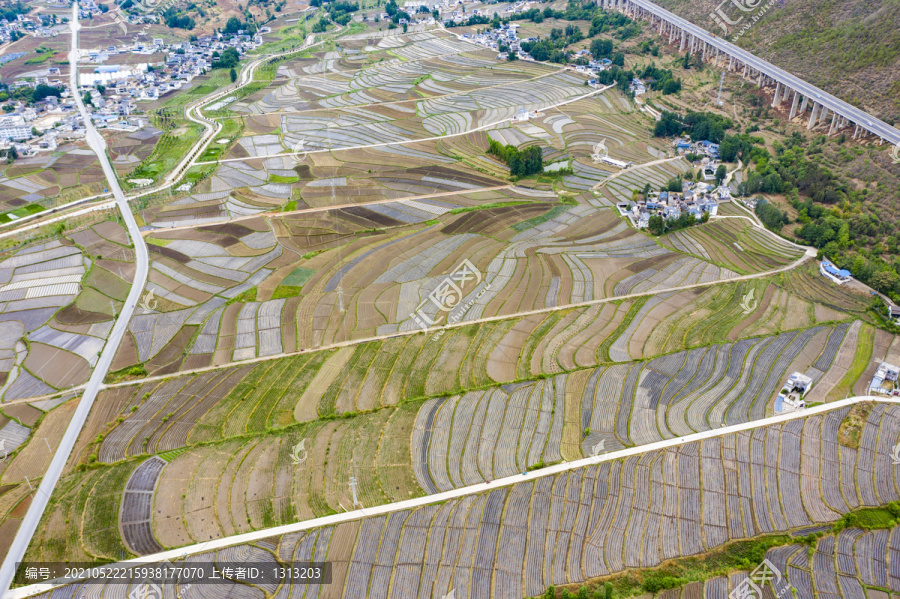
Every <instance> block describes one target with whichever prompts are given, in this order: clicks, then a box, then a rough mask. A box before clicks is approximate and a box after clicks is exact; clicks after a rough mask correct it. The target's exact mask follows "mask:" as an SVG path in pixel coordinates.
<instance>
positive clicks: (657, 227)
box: [647, 210, 709, 235]
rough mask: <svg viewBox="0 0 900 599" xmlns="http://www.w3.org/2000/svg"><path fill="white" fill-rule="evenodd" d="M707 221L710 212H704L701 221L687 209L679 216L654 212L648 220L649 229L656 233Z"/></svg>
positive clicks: (659, 233) (668, 231)
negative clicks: (668, 215) (667, 215)
mask: <svg viewBox="0 0 900 599" xmlns="http://www.w3.org/2000/svg"><path fill="white" fill-rule="evenodd" d="M707 221H709V212H704V213H703V218H701V219H700V220H699V221H698V220H697V218H696V217H695V216H694V215H693V214H691V213H690V212H688V211H687V210H685V211H683V212H682V213H681V214H680V215H679V216H678V218H664V217H663V216H662V215H661V214H654V215H653V216H651V217H650V219H649V220H648V222H647V230H649V231H650V232H651V233H653V234H654V235H662V234H663V233H671V232H672V231H677V230H679V229H686V228H687V227H691V226H693V225H696V224H697V223H705V222H707Z"/></svg>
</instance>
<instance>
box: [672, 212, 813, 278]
mask: <svg viewBox="0 0 900 599" xmlns="http://www.w3.org/2000/svg"><path fill="white" fill-rule="evenodd" d="M660 241H661V243H662V244H663V245H667V246H670V247H672V248H674V249H677V250H679V251H682V252H686V253H690V254H694V255H696V256H698V257H701V258H704V259H708V260H711V261H712V262H715V263H716V264H720V265H722V266H724V267H725V268H729V269H732V270H734V271H736V272H739V273H741V274H748V273H750V272H758V271H760V270H772V269H774V268H779V267H782V266H785V265H787V264H790V263H791V262H794V261H795V260H797V258H799V257H800V256H802V255H803V250H802V249H800V248H798V247H796V246H794V245H791V244H789V243H788V242H786V241H783V240H782V239H781V238H779V237H777V236H775V235H771V234H769V233H768V232H766V231H764V230H761V229H759V228H758V227H754V226H752V225H751V224H750V223H748V222H747V221H746V220H744V219H717V220H714V221H712V222H709V223H705V224H703V225H698V226H694V227H689V228H687V229H683V230H681V231H677V232H675V233H671V234H669V235H666V236H664V237H663V238H662V239H661V240H660Z"/></svg>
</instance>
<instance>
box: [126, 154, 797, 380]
mask: <svg viewBox="0 0 900 599" xmlns="http://www.w3.org/2000/svg"><path fill="white" fill-rule="evenodd" d="M430 172H431V173H432V175H428V176H426V178H428V177H431V178H432V179H436V178H437V177H435V176H434V175H436V174H438V170H437V168H436V167H433V168H432V170H431V171H430ZM446 176H450V175H446ZM546 199H548V200H549V199H550V198H549V197H547V198H546ZM541 200H544V197H542V196H537V195H536V194H534V193H533V192H528V190H526V189H524V188H520V187H511V188H505V189H498V190H496V191H494V192H490V193H489V194H486V193H485V192H470V193H462V194H459V195H453V194H451V195H447V196H441V197H440V198H422V199H416V200H400V201H397V202H386V203H380V204H376V205H371V204H370V205H367V206H360V207H348V208H341V209H339V210H333V211H322V212H313V213H306V214H304V213H298V214H296V215H291V214H285V215H284V216H280V217H274V216H272V217H267V218H248V219H243V220H240V221H239V222H234V223H228V224H211V225H203V226H198V227H191V228H186V229H179V230H177V231H158V232H154V233H153V234H152V235H150V236H148V240H149V242H150V250H151V255H152V256H153V261H152V265H151V266H152V269H151V274H150V279H149V283H148V291H151V292H152V293H153V294H154V297H155V298H157V299H158V301H159V306H158V307H157V309H158V310H160V312H154V313H150V314H137V315H135V317H134V318H133V319H132V321H131V323H130V324H129V330H130V331H131V333H132V335H133V341H132V340H129V343H126V345H125V346H124V347H123V349H122V350H121V351H120V355H121V356H122V358H121V360H120V361H118V362H117V364H116V367H117V368H123V367H125V366H129V365H131V364H137V363H144V362H147V361H148V360H151V361H152V363H151V364H150V365H151V366H152V367H153V369H158V368H165V369H166V371H169V372H171V371H173V370H177V369H181V368H187V367H188V366H186V365H187V364H188V363H190V365H192V366H193V367H197V366H206V365H210V364H225V363H229V362H233V361H240V360H245V359H248V358H254V357H262V356H267V355H275V354H280V353H290V352H293V351H297V350H299V349H308V348H314V347H317V346H321V345H324V344H328V343H332V342H335V341H342V340H347V339H353V338H362V337H372V336H376V335H385V334H392V333H396V332H403V331H411V330H415V329H416V328H419V327H421V326H422V325H421V323H422V322H426V323H428V322H433V323H436V324H441V323H444V322H466V321H470V320H475V319H479V318H484V317H495V316H514V315H515V314H516V313H518V312H522V311H529V310H535V309H541V308H546V307H554V306H565V305H567V304H574V303H579V302H585V301H591V300H596V299H600V298H603V297H609V296H618V295H627V294H635V293H652V292H660V291H665V290H666V289H671V288H674V287H679V286H685V285H692V284H696V283H707V282H712V281H717V280H723V279H728V278H732V277H734V276H735V273H734V272H733V271H730V270H728V269H724V268H721V267H719V266H716V265H715V264H712V263H710V262H706V261H703V260H701V259H700V258H697V257H694V256H690V255H681V254H678V253H675V252H671V251H669V250H667V249H665V248H664V247H662V246H660V245H658V244H656V243H655V242H654V241H653V240H652V239H650V238H648V237H646V236H644V235H642V234H640V233H637V232H635V231H634V230H632V229H630V228H629V227H628V226H627V225H626V224H625V223H624V222H622V220H621V219H619V218H617V217H616V216H615V214H614V213H613V211H612V210H609V209H606V208H595V207H592V206H587V205H582V204H576V205H572V204H558V203H550V202H545V201H541ZM482 202H484V203H483V204H482ZM509 204H516V205H509ZM464 260H468V261H469V263H470V264H472V265H474V267H475V268H476V269H477V271H478V272H477V274H476V275H475V277H474V278H475V279H477V280H475V281H474V283H473V285H471V286H469V287H467V288H465V289H464V290H463V294H462V297H461V298H460V301H459V302H458V305H457V306H456V307H453V306H451V310H450V311H449V312H447V311H446V310H442V308H441V307H440V306H438V305H437V304H436V303H435V302H433V301H429V299H428V298H429V297H430V294H432V292H433V291H434V290H435V289H436V288H437V287H438V286H439V285H440V284H441V282H442V281H443V280H444V279H445V278H446V277H447V276H448V275H449V274H450V273H452V272H453V271H454V269H455V268H457V267H458V265H459V264H461V263H463V261H464ZM298 269H299V270H298ZM294 272H303V273H305V274H304V277H303V283H302V285H292V284H289V283H284V281H285V280H286V279H287V278H288V276H289V275H290V274H291V273H294ZM785 297H787V296H785ZM659 301H660V300H659V299H654V300H653V301H652V303H651V304H650V305H647V306H645V307H644V313H646V312H650V311H651V308H654V307H655V306H656V304H657V303H658V302H659ZM644 313H641V315H640V316H641V317H640V318H637V319H634V317H632V320H633V321H634V323H633V326H632V328H630V329H628V330H626V331H624V332H625V333H627V334H628V336H629V337H632V336H633V335H638V337H639V336H640V335H641V334H643V335H646V333H639V332H638V329H639V328H640V327H641V326H642V325H641V324H640V323H642V322H643V316H644V315H645V314H644ZM655 314H658V312H655ZM809 324H810V323H808V322H803V323H797V324H796V325H795V326H803V325H809ZM788 328H794V327H788ZM771 332H774V331H771ZM623 349H624V350H625V351H626V353H622V350H623ZM636 349H637V351H638V352H639V351H640V347H639V346H636ZM615 351H616V357H615V358H614V359H625V360H627V359H629V356H631V355H634V353H633V352H632V353H628V352H627V347H623V348H619V347H618V346H617V348H616V350H615ZM185 352H186V353H185ZM181 354H183V355H181ZM620 356H621V357H620ZM604 359H605V355H604ZM149 371H150V370H149V369H148V372H149Z"/></svg>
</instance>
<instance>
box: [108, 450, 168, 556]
mask: <svg viewBox="0 0 900 599" xmlns="http://www.w3.org/2000/svg"><path fill="white" fill-rule="evenodd" d="M165 467H166V461H165V460H163V459H162V458H159V457H156V456H154V457H152V458H150V459H149V460H147V461H146V462H144V463H142V464H141V465H140V466H138V467H137V468H135V470H134V472H132V473H131V477H130V478H129V479H128V483H127V484H126V485H125V490H124V492H123V493H122V509H121V510H120V511H119V528H120V529H121V531H122V538H123V539H124V541H125V544H126V545H128V548H129V549H131V551H132V552H133V553H136V554H138V555H147V554H148V553H157V552H159V551H161V550H162V547H160V546H159V543H157V542H156V539H155V538H154V537H153V530H152V528H151V522H150V519H151V517H152V508H153V492H154V491H155V490H156V485H157V483H158V482H159V475H160V473H161V472H162V471H163V469H164V468H165Z"/></svg>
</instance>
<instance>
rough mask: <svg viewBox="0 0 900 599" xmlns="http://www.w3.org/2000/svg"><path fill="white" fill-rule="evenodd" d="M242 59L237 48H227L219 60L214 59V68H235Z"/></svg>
mask: <svg viewBox="0 0 900 599" xmlns="http://www.w3.org/2000/svg"><path fill="white" fill-rule="evenodd" d="M240 61H241V55H240V54H238V51H237V50H236V49H235V48H226V49H225V51H224V52H222V56H220V57H219V59H218V60H214V61H213V63H212V68H214V69H233V68H234V67H236V66H237V65H238V63H239V62H240Z"/></svg>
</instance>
